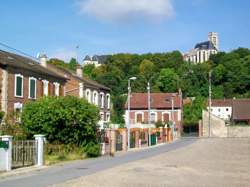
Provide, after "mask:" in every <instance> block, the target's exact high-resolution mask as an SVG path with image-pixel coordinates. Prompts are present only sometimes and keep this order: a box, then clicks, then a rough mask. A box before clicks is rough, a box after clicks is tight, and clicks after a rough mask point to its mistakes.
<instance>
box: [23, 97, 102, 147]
mask: <svg viewBox="0 0 250 187" xmlns="http://www.w3.org/2000/svg"><path fill="white" fill-rule="evenodd" d="M21 119H22V120H21V121H22V125H23V128H24V130H25V132H26V133H27V134H28V137H33V136H34V135H35V134H44V135H46V139H47V140H48V141H49V142H50V143H53V142H57V143H60V144H74V145H77V146H79V147H84V146H85V145H87V144H88V143H89V142H92V143H93V145H95V144H97V137H96V131H97V122H98V120H99V110H98V108H97V107H96V106H94V105H92V104H89V103H88V102H87V101H86V100H84V99H80V98H77V97H73V96H66V97H43V98H41V99H39V100H37V101H35V102H31V103H27V104H26V105H25V106H24V108H23V112H22V116H21Z"/></svg>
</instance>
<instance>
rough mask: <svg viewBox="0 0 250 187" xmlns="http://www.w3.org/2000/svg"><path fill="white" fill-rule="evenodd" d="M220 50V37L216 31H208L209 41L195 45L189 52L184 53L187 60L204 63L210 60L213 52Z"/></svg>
mask: <svg viewBox="0 0 250 187" xmlns="http://www.w3.org/2000/svg"><path fill="white" fill-rule="evenodd" d="M218 51H219V37H218V33H216V32H209V33H208V41H205V42H201V43H198V44H196V45H195V47H194V49H191V50H190V51H189V52H188V53H186V54H184V56H183V58H184V60H185V61H189V62H193V63H195V64H197V63H203V62H206V61H208V60H209V57H210V55H211V54H217V53H218Z"/></svg>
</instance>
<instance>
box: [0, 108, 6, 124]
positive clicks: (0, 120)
mask: <svg viewBox="0 0 250 187" xmlns="http://www.w3.org/2000/svg"><path fill="white" fill-rule="evenodd" d="M4 115H5V113H4V112H3V111H0V123H1V122H2V120H3V117H4Z"/></svg>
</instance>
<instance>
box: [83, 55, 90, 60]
mask: <svg viewBox="0 0 250 187" xmlns="http://www.w3.org/2000/svg"><path fill="white" fill-rule="evenodd" d="M83 60H90V61H91V58H90V56H89V55H87V56H85V58H84V59H83Z"/></svg>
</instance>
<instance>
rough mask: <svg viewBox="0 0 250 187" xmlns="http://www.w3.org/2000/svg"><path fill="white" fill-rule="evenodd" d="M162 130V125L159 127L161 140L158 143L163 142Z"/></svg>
mask: <svg viewBox="0 0 250 187" xmlns="http://www.w3.org/2000/svg"><path fill="white" fill-rule="evenodd" d="M163 131H164V129H163V127H160V137H161V142H159V143H163V142H164V135H163V133H164V132H163Z"/></svg>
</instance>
